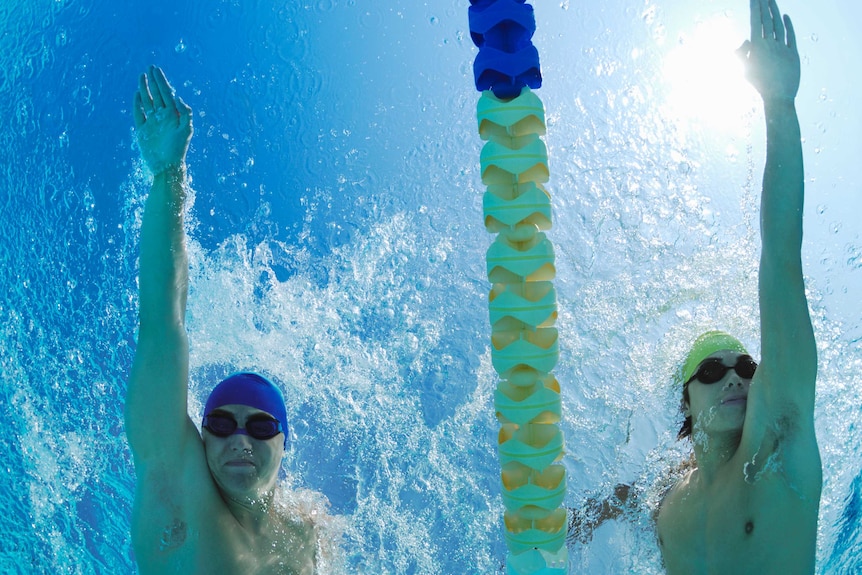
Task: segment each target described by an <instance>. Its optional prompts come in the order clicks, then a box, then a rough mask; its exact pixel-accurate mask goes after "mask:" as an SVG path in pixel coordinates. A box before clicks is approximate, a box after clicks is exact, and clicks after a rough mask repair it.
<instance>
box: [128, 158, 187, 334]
mask: <svg viewBox="0 0 862 575" xmlns="http://www.w3.org/2000/svg"><path fill="white" fill-rule="evenodd" d="M185 186H186V178H185V167H184V166H179V167H174V168H171V169H168V170H165V171H163V172H161V173H159V174H157V175H156V176H155V177H154V178H153V185H152V188H151V190H150V194H149V197H148V198H147V203H146V206H145V209H144V219H143V224H142V226H141V262H140V266H141V272H140V322H141V329H142V331H143V330H146V329H149V328H153V329H155V330H158V331H161V330H162V329H164V328H165V327H180V328H181V327H182V326H183V324H184V321H185V309H186V297H187V293H188V256H187V254H186V246H185V230H184V229H183V208H184V202H185V197H186V189H185ZM150 324H152V325H150Z"/></svg>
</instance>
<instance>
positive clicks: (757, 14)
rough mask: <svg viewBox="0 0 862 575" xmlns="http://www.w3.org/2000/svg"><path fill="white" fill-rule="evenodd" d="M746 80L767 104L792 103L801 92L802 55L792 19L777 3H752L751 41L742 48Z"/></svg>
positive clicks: (772, 0)
mask: <svg viewBox="0 0 862 575" xmlns="http://www.w3.org/2000/svg"><path fill="white" fill-rule="evenodd" d="M741 51H742V52H743V56H745V57H746V77H747V78H748V80H749V81H750V82H751V84H752V85H753V86H754V87H755V88H756V89H757V91H758V92H760V95H761V96H762V97H763V99H764V100H770V99H787V100H793V99H794V98H795V97H796V92H797V91H798V90H799V76H800V66H799V52H798V51H797V49H796V34H795V32H794V30H793V23H792V22H791V21H790V17H789V16H784V18H783V20H782V18H781V13H780V12H779V11H778V5H777V4H776V3H775V0H752V2H751V40H750V41H746V42H745V44H743V46H742V48H741Z"/></svg>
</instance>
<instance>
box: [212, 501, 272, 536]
mask: <svg viewBox="0 0 862 575" xmlns="http://www.w3.org/2000/svg"><path fill="white" fill-rule="evenodd" d="M273 495H274V493H273V492H272V491H269V492H265V493H263V494H261V495H260V496H258V497H256V498H251V497H234V496H232V495H230V494H227V493H222V497H223V499H224V501H225V503H226V504H227V507H228V509H229V510H230V512H231V514H232V515H233V516H234V518H236V520H237V521H238V522H239V524H240V525H242V526H243V528H245V529H246V530H248V531H250V532H252V533H260V532H261V531H263V530H265V529H266V527H267V526H268V525H269V523H270V518H271V517H272V515H273V509H274V505H273V499H274V497H273Z"/></svg>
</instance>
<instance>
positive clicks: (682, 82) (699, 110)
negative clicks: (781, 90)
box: [663, 17, 757, 134]
mask: <svg viewBox="0 0 862 575" xmlns="http://www.w3.org/2000/svg"><path fill="white" fill-rule="evenodd" d="M745 38H746V34H745V31H744V30H743V29H742V28H740V26H739V23H738V22H733V21H731V20H730V19H729V18H726V17H718V18H715V19H712V20H707V21H704V22H700V23H699V24H698V25H697V27H696V28H695V30H694V32H693V33H692V34H691V35H690V36H684V35H681V36H680V40H679V43H678V45H677V46H676V47H675V48H674V49H673V50H672V51H671V52H670V53H669V54H668V55H667V56H666V58H665V62H664V68H663V72H664V79H665V82H666V83H667V86H668V96H667V100H666V102H665V104H666V112H667V114H668V116H669V117H670V118H673V119H674V120H676V121H678V123H679V125H680V128H687V127H695V126H700V127H703V128H708V129H713V130H721V131H723V132H730V133H733V134H741V133H744V131H745V128H746V125H747V121H746V119H747V118H748V117H749V116H750V115H751V112H752V110H753V109H754V105H755V104H756V99H755V98H756V94H757V93H756V92H755V90H754V88H752V87H751V85H750V84H749V83H748V82H747V81H746V80H745V72H744V67H743V63H742V60H741V59H740V58H739V56H737V54H736V49H737V48H739V46H740V45H741V44H742V41H743V40H744V39H745Z"/></svg>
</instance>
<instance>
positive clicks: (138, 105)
mask: <svg viewBox="0 0 862 575" xmlns="http://www.w3.org/2000/svg"><path fill="white" fill-rule="evenodd" d="M132 112H133V113H134V115H135V127H138V128H139V127H141V126H143V125H144V122H146V121H147V115H146V114H145V113H144V103H143V101H142V100H141V93H140V91H138V92H135V102H134V104H133V105H132Z"/></svg>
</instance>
